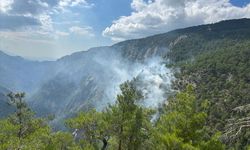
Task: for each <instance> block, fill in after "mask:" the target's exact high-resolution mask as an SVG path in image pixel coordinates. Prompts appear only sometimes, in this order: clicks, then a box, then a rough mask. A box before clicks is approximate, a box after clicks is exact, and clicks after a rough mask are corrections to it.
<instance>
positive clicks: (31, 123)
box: [0, 81, 225, 150]
mask: <svg viewBox="0 0 250 150" xmlns="http://www.w3.org/2000/svg"><path fill="white" fill-rule="evenodd" d="M120 89H121V94H119V95H118V96H117V102H116V103H115V104H114V105H111V106H109V107H108V108H107V109H106V110H104V111H103V112H97V111H95V110H91V111H88V112H85V113H79V115H77V116H76V117H74V118H71V119H69V120H68V121H67V122H66V125H67V126H68V127H69V131H67V132H62V131H60V132H53V131H52V130H51V129H50V127H49V126H48V124H47V123H46V122H47V121H48V120H46V119H41V118H35V117H34V115H33V112H32V111H31V110H30V109H29V108H28V107H27V105H26V103H25V102H24V100H23V99H24V93H17V94H14V93H10V94H9V95H8V97H9V99H10V103H11V104H12V105H13V106H14V107H15V108H16V111H15V113H14V114H12V115H11V116H9V117H8V118H7V119H4V120H1V121H0V127H1V128H0V145H1V149H20V150H21V149H24V150H26V149H51V150H54V149H55V150H57V149H63V150H67V149H74V150H75V149H76V150H77V149H87V150H88V149H93V150H94V149H102V150H105V149H118V150H125V149H128V150H140V149H142V150H143V149H159V150H160V149H173V150H174V149H183V150H186V149H190V150H191V149H192V150H193V149H205V150H210V149H211V150H214V149H218V150H221V149H224V147H225V146H224V145H223V144H222V143H221V142H220V141H219V134H215V135H208V134H207V126H206V117H207V114H206V112H205V110H206V109H207V108H206V107H204V109H203V110H199V109H198V105H197V101H196V97H195V95H194V92H193V88H192V87H191V86H189V87H188V88H187V89H186V90H185V91H184V92H180V93H178V94H177V95H176V96H174V97H172V98H171V99H170V100H169V104H168V105H166V106H165V107H164V108H163V110H162V111H161V113H160V115H159V117H158V119H156V120H154V121H152V118H153V115H154V114H155V113H156V112H155V111H154V110H151V109H147V108H144V107H142V106H140V105H138V102H139V101H140V100H142V99H143V96H142V94H141V92H140V91H138V90H137V89H136V87H135V86H134V84H133V82H128V81H127V82H125V83H124V84H122V85H121V86H120ZM70 131H72V132H70ZM71 133H73V134H71Z"/></svg>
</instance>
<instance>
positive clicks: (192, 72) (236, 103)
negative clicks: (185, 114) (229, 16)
mask: <svg viewBox="0 0 250 150" xmlns="http://www.w3.org/2000/svg"><path fill="white" fill-rule="evenodd" d="M227 43H229V41H228V42H227ZM249 56H250V43H249V42H239V43H237V44H235V45H233V46H230V47H224V48H223V47H221V48H217V49H216V50H215V51H210V52H207V53H203V54H202V55H200V56H199V57H197V59H195V60H192V61H189V62H188V63H180V65H179V66H180V68H181V71H180V72H179V73H177V74H176V77H177V80H176V82H175V87H176V89H179V90H184V89H185V87H186V85H187V84H193V85H194V86H195V87H196V88H195V89H196V90H195V93H196V95H197V98H198V102H199V103H203V102H204V101H203V100H207V105H209V108H208V110H207V111H206V112H207V114H208V118H207V123H208V126H210V131H212V133H215V132H217V131H221V132H223V133H225V134H224V136H223V141H224V142H225V143H226V144H227V145H228V148H229V147H231V148H235V149H247V145H249V143H250V141H249V139H250V138H249V137H250V132H249V123H248V122H249V115H250V109H249V104H250V93H249V91H250V82H249V81H250V80H249V79H250V68H249V66H250V59H249ZM238 131H239V132H238Z"/></svg>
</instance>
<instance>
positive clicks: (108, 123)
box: [0, 19, 250, 150]
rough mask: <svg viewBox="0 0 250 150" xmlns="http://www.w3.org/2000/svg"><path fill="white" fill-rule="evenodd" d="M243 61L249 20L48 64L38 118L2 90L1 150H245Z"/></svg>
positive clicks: (247, 103) (249, 79) (248, 74)
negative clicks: (9, 108)
mask: <svg viewBox="0 0 250 150" xmlns="http://www.w3.org/2000/svg"><path fill="white" fill-rule="evenodd" d="M2 56H3V57H4V56H5V55H2ZM151 58H154V59H153V62H154V63H153V64H156V65H152V66H150V65H149V64H150V63H148V61H149V60H150V59H151ZM249 58H250V19H238V20H228V21H222V22H219V23H215V24H209V25H201V26H196V27H190V28H185V29H179V30H175V31H171V32H168V33H164V34H160V35H155V36H151V37H147V38H143V39H135V40H129V41H124V42H121V43H117V44H115V45H113V46H111V47H101V48H94V49H91V50H90V51H87V52H79V53H75V54H72V55H70V56H66V57H63V58H61V59H59V60H57V61H55V62H46V63H49V64H50V67H48V68H49V69H51V66H52V67H54V68H52V70H53V72H52V73H51V74H50V75H51V76H50V77H47V76H46V79H44V78H42V79H43V80H44V82H42V83H40V82H34V83H36V84H39V86H38V87H37V89H36V90H34V91H32V93H33V94H32V95H31V96H29V97H28V99H29V101H28V103H29V104H31V107H32V108H33V109H34V112H35V113H36V114H37V115H35V113H33V111H32V110H31V109H30V108H29V105H28V104H27V103H26V102H27V101H25V100H24V98H25V97H24V96H25V95H24V94H23V93H16V94H15V93H12V94H9V95H8V99H7V96H6V90H3V91H5V92H1V90H0V98H1V96H2V97H3V98H2V100H1V99H0V100H1V101H0V103H2V102H6V101H9V103H10V104H11V106H10V107H11V108H12V109H13V110H16V111H15V112H14V113H13V114H12V115H9V116H8V117H6V118H4V119H2V120H1V121H0V149H65V150H67V149H87V150H88V149H102V150H105V149H118V150H125V149H128V150H140V149H142V150H144V149H150V150H151V149H157V150H158V149H159V150H162V149H167V150H168V149H170V150H179V149H180V150H182V149H183V150H196V149H197V150H198V149H201V150H221V149H230V150H231V149H236V150H242V149H243V150H249V149H250V146H249V145H250V140H249V139H250V124H249V123H250V118H249V117H250V92H249V91H250V68H249V67H250V59H249ZM18 59H20V58H18ZM156 60H160V63H158V61H156ZM22 61H23V60H22ZM156 62H157V63H156ZM3 64H4V62H3ZM3 64H2V65H1V66H2V67H1V66H0V69H1V68H4V67H3V66H4V65H3ZM11 64H12V63H11ZM28 64H29V63H28ZM32 64H33V63H32ZM43 64H44V63H43ZM51 64H53V65H51ZM159 64H160V65H159ZM12 65H14V66H15V67H16V63H14V64H12ZM161 65H164V68H162V67H161ZM41 66H43V65H41ZM149 66H150V67H149ZM159 66H160V67H159ZM9 67H11V66H9ZM31 68H32V67H31ZM44 68H46V67H44ZM2 70H3V69H2ZM3 71H4V70H3ZM47 71H48V70H46V71H45V72H47ZM12 72H13V71H12ZM14 72H15V71H14ZM45 72H40V73H41V74H40V73H39V76H38V77H41V75H42V73H45ZM25 73H26V72H25ZM1 74H3V73H1ZM38 77H37V78H38ZM37 78H34V79H37ZM14 79H15V78H14ZM15 80H16V79H15ZM128 80H129V81H128ZM0 81H1V80H0ZM121 83H123V84H121ZM36 84H32V85H36ZM119 84H121V85H120V89H118V85H119ZM4 85H5V84H4ZM25 87H26V86H25ZM149 88H150V89H149ZM0 89H1V88H0ZM2 89H5V88H2ZM13 89H15V88H13ZM150 92H155V93H154V94H153V95H152V94H150ZM1 93H4V94H1ZM7 93H9V91H8V92H7ZM152 96H153V97H152ZM162 98H163V99H164V101H162V100H160V101H159V99H162ZM145 100H147V105H146V104H145ZM151 105H152V107H150V106H151ZM1 106H2V105H1ZM6 106H7V105H6ZM4 108H7V107H4ZM14 108H15V109H14ZM9 113H11V112H7V113H5V114H4V115H7V114H9ZM1 114H2V112H1ZM37 116H45V118H37ZM58 120H59V121H58ZM58 123H59V124H60V125H62V124H65V128H64V129H65V131H58V129H60V128H55V127H56V126H51V124H53V125H55V124H57V125H58Z"/></svg>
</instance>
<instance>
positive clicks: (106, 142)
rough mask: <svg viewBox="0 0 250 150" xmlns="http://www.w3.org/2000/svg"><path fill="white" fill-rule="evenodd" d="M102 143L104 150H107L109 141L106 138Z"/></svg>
mask: <svg viewBox="0 0 250 150" xmlns="http://www.w3.org/2000/svg"><path fill="white" fill-rule="evenodd" d="M102 143H103V146H102V150H105V149H106V148H107V146H108V141H107V140H106V139H105V138H103V139H102Z"/></svg>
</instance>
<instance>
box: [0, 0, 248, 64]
mask: <svg viewBox="0 0 250 150" xmlns="http://www.w3.org/2000/svg"><path fill="white" fill-rule="evenodd" d="M235 18H250V0H231V1H229V0H0V50H2V51H4V52H7V53H9V54H13V55H20V56H23V57H27V58H31V59H39V60H44V59H56V58H59V57H61V56H64V55H68V54H71V53H73V52H76V51H82V50H87V49H88V48H90V47H95V46H102V45H111V44H113V43H115V42H118V41H122V40H126V39H132V38H140V37H145V36H149V35H153V34H157V33H163V32H167V31H170V30H173V29H176V28H182V27H187V26H192V25H198V24H204V23H213V22H217V21H220V20H225V19H235Z"/></svg>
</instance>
